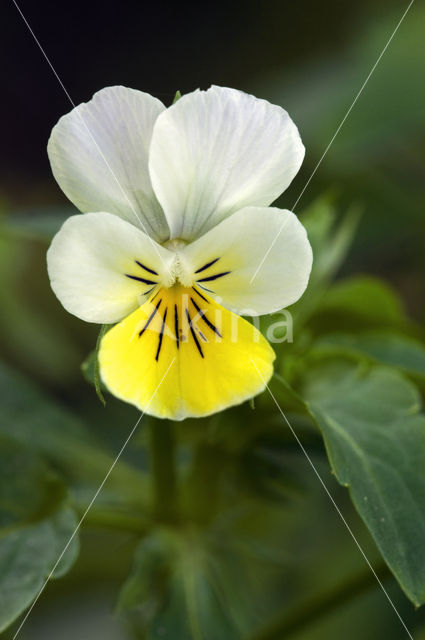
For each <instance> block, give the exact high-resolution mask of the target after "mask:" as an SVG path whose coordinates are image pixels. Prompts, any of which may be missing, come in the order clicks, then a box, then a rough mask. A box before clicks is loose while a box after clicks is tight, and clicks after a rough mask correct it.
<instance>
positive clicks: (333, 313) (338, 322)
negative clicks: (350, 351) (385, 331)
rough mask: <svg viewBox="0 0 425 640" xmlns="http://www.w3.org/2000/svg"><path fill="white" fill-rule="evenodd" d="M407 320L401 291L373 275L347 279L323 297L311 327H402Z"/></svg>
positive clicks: (325, 330)
mask: <svg viewBox="0 0 425 640" xmlns="http://www.w3.org/2000/svg"><path fill="white" fill-rule="evenodd" d="M404 323H405V316H404V312H403V307H402V304H401V302H400V299H399V297H398V296H397V294H396V293H395V292H394V291H393V290H392V289H391V287H389V286H388V285H387V284H386V283H385V282H382V281H381V280H379V279H377V278H373V277H369V276H355V277H352V278H347V279H346V280H342V281H341V282H338V283H336V284H335V285H333V286H332V287H331V288H330V289H328V291H327V292H326V294H325V295H324V296H323V297H322V299H321V300H320V303H319V304H318V306H317V309H316V311H315V317H314V318H313V319H312V323H311V325H310V326H311V328H312V329H313V330H315V331H317V330H319V332H322V333H323V332H326V333H329V332H330V331H334V330H335V331H340V330H341V327H344V330H346V331H357V330H359V329H363V330H364V329H368V328H371V329H372V328H383V327H393V328H395V327H397V328H398V327H400V326H403V324H404Z"/></svg>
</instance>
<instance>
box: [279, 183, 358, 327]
mask: <svg viewBox="0 0 425 640" xmlns="http://www.w3.org/2000/svg"><path fill="white" fill-rule="evenodd" d="M359 217H360V211H359V209H358V207H354V206H353V207H352V208H351V209H349V210H348V212H347V213H346V214H345V216H344V217H343V218H342V219H340V220H339V221H338V217H337V211H336V209H335V207H334V206H333V204H332V202H331V200H330V197H329V196H323V197H321V198H319V199H317V200H316V201H315V202H313V204H312V205H310V206H309V207H308V209H306V210H305V211H304V212H303V214H302V215H301V217H300V218H301V221H302V223H303V225H304V226H305V228H306V230H307V234H308V237H309V240H310V243H311V246H312V249H313V267H312V271H311V275H310V281H309V285H308V289H307V292H306V293H305V294H304V296H303V297H302V298H301V299H300V300H299V302H297V303H296V304H295V305H293V306H292V307H291V312H292V313H294V314H295V316H296V318H297V321H299V319H302V320H303V321H305V319H306V318H307V317H309V316H310V315H311V313H312V312H313V311H314V309H315V308H316V306H317V304H318V302H319V301H320V298H321V296H322V295H323V292H324V290H325V289H326V288H327V286H328V285H329V283H330V282H331V280H332V279H333V278H334V276H335V274H336V273H337V271H338V269H339V268H340V266H341V264H342V262H343V260H344V258H345V257H346V255H347V252H348V251H349V249H350V246H351V244H352V242H353V239H354V235H355V232H356V229H357V226H358V222H359Z"/></svg>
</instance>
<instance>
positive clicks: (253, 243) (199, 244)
mask: <svg viewBox="0 0 425 640" xmlns="http://www.w3.org/2000/svg"><path fill="white" fill-rule="evenodd" d="M181 262H182V266H183V269H184V270H185V279H186V280H187V281H188V282H194V284H195V286H196V287H197V288H198V289H200V288H201V289H200V290H201V291H202V288H205V289H206V290H208V291H210V292H211V293H210V295H212V296H213V297H215V298H216V299H217V300H219V301H221V302H222V304H223V305H224V306H226V307H228V308H231V309H232V310H235V311H237V312H238V313H239V314H240V315H252V316H258V315H262V314H265V313H272V312H273V311H277V310H279V309H283V308H284V307H287V306H288V305H290V304H292V303H294V302H296V300H298V298H300V297H301V296H302V294H303V293H304V291H305V289H306V287H307V283H308V279H309V275H310V271H311V265H312V250H311V246H310V243H309V241H308V238H307V233H306V231H305V229H304V227H303V225H302V224H301V222H300V221H299V220H298V218H297V217H296V216H295V214H293V213H291V212H290V211H286V210H282V209H277V208H271V207H270V208H266V207H246V208H245V209H242V210H241V211H237V212H236V213H234V214H233V215H232V216H230V218H227V219H226V220H223V222H221V223H220V224H219V225H217V226H216V227H214V229H211V231H209V232H208V233H206V234H205V235H204V236H202V237H201V238H199V239H198V240H196V241H195V242H193V243H192V244H190V245H187V246H186V247H185V248H184V249H183V251H182V253H181Z"/></svg>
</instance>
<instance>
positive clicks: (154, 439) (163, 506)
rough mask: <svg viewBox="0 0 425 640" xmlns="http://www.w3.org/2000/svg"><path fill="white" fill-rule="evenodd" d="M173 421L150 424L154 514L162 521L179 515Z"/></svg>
mask: <svg viewBox="0 0 425 640" xmlns="http://www.w3.org/2000/svg"><path fill="white" fill-rule="evenodd" d="M175 449H176V443H175V436H174V429H173V423H172V422H171V421H169V420H158V421H155V422H152V423H151V425H150V450H151V471H152V482H153V515H154V517H155V519H156V520H158V521H160V522H173V521H175V520H176V517H177V474H176V463H175V462H176V461H175Z"/></svg>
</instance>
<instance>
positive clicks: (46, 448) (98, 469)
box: [0, 362, 148, 506]
mask: <svg viewBox="0 0 425 640" xmlns="http://www.w3.org/2000/svg"><path fill="white" fill-rule="evenodd" d="M0 388H1V389H2V392H3V398H2V410H1V412H0V434H3V435H5V436H7V437H9V438H11V439H13V440H15V441H17V442H20V443H23V444H25V445H27V446H29V447H31V449H32V450H34V451H36V452H37V453H40V454H41V455H43V456H45V457H46V458H48V459H49V460H50V461H52V462H53V463H54V464H55V466H56V465H57V466H59V467H60V469H61V472H62V473H63V475H65V476H66V478H67V479H68V480H69V482H70V483H71V484H72V485H73V487H76V488H78V489H81V490H82V491H83V493H84V499H85V501H87V500H88V499H89V497H92V495H93V493H94V487H95V488H97V486H98V484H99V482H100V481H101V480H102V479H103V478H104V476H105V474H106V472H107V471H108V469H109V468H110V466H111V465H112V463H113V461H114V458H115V455H116V450H114V451H113V453H111V452H109V451H108V450H107V449H105V447H104V445H103V444H102V442H100V441H99V440H97V439H96V438H95V437H94V435H93V434H92V433H91V431H90V430H89V428H88V427H87V425H85V423H84V422H83V421H82V420H80V419H79V418H78V417H77V416H76V415H74V414H73V413H72V412H71V411H70V410H69V409H67V408H65V407H63V406H61V405H60V404H58V403H56V402H54V401H53V400H52V399H51V398H49V397H48V396H46V395H45V394H43V393H42V392H41V391H40V390H39V389H38V388H37V387H36V386H35V385H33V384H32V383H31V382H30V381H29V380H27V379H26V378H24V377H23V376H22V375H19V374H17V373H16V372H14V371H13V370H12V369H10V368H9V367H7V366H6V365H5V364H3V363H1V362H0ZM87 485H88V486H87ZM147 487H148V480H147V478H146V476H145V474H144V473H143V472H141V471H139V470H136V469H134V468H133V467H131V466H130V465H128V464H127V463H126V462H124V461H123V460H119V462H118V463H117V465H116V466H115V468H114V473H113V474H112V475H111V477H110V478H109V481H108V486H107V487H105V489H104V491H102V493H101V494H100V496H99V498H98V501H102V500H104V499H105V500H106V499H107V497H108V495H110V496H111V497H113V498H114V500H115V499H119V500H120V501H123V502H125V501H126V500H128V501H130V502H132V501H134V500H136V502H137V504H138V505H139V506H140V504H141V503H142V501H143V500H144V499H145V498H144V496H145V494H146V493H147ZM87 492H88V493H87Z"/></svg>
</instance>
